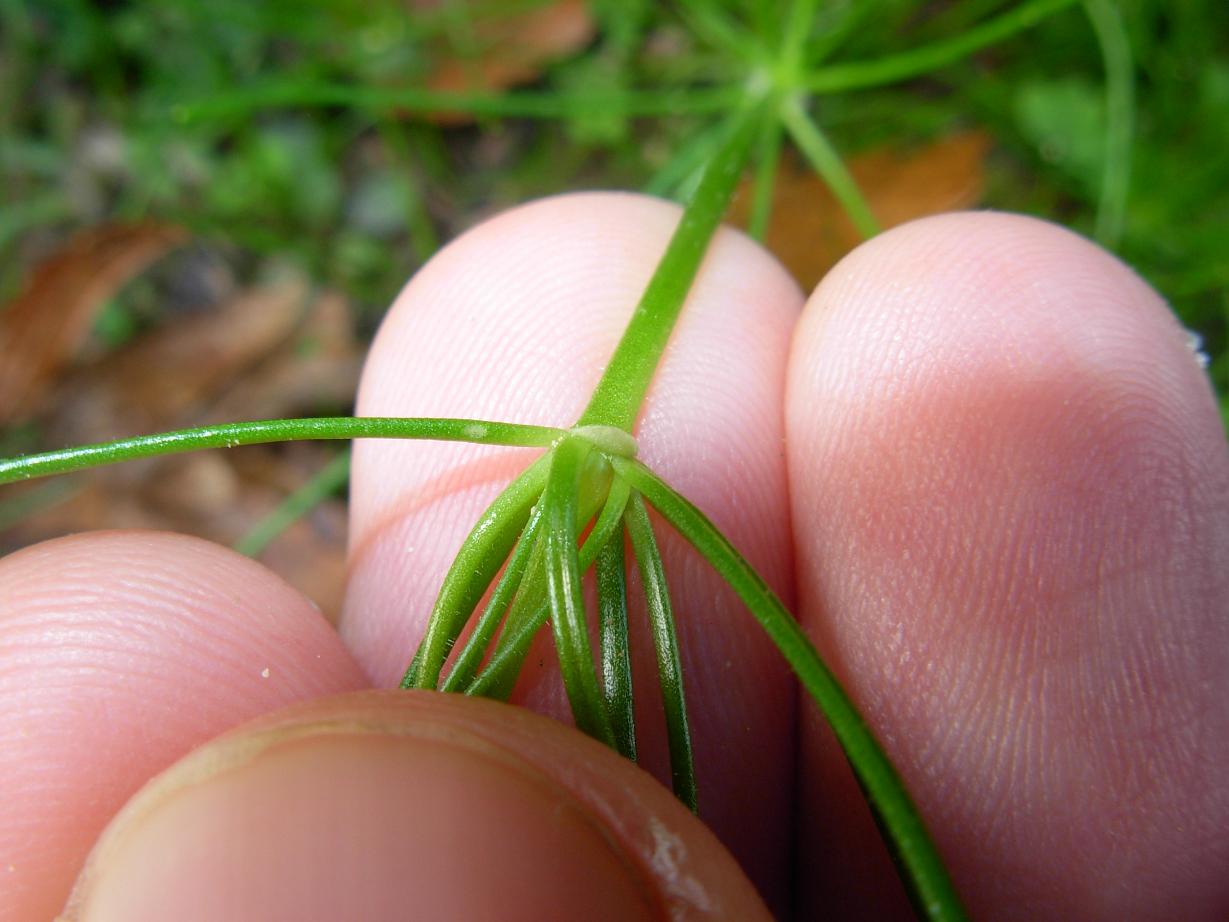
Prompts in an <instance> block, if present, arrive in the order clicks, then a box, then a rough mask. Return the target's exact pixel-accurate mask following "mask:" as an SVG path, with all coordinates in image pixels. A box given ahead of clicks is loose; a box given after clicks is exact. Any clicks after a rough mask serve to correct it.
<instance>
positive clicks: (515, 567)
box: [440, 503, 542, 692]
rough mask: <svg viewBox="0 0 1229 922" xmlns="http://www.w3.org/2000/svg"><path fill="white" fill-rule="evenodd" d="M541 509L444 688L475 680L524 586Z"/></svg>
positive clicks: (454, 688) (455, 688) (452, 688)
mask: <svg viewBox="0 0 1229 922" xmlns="http://www.w3.org/2000/svg"><path fill="white" fill-rule="evenodd" d="M541 509H542V506H541V503H539V504H538V505H536V506H534V509H533V512H531V513H530V515H529V521H528V522H527V523H526V524H525V530H524V531H523V532H522V533H521V537H520V540H519V541H517V543H516V548H515V549H514V550H513V551H512V556H511V557H509V558H508V565H507V566H506V567H504V572H503V575H502V576H500V578H499V582H498V583H496V584H495V591H494V592H493V593H491V598H490V599H489V600H488V601H487V604H486V608H484V609H483V610H482V614H481V615H480V616H479V617H478V623H477V624H476V625H474V629H473V631H472V632H471V633H470V635H469V639H468V640H467V641H466V642H465V646H464V647H463V648H462V649H461V652H460V654H458V656H457V659H456V662H455V663H454V664H453V667H452V670H451V671H450V672H449V673H448V678H447V679H445V680H444V684H443V685H441V686H440V690H441V691H446V692H456V691H461V689H463V688H465V686H466V685H468V684H469V683H470V682H472V681H473V679H474V676H475V675H476V674H477V672H478V667H479V666H481V665H482V658H483V656H485V655H486V651H487V647H489V646H490V643H491V638H492V637H494V636H495V629H496V628H497V627H498V626H499V622H500V621H501V620H502V618H503V617H504V615H505V614H506V613H507V611H508V608H509V607H510V606H511V604H512V599H513V597H514V596H515V595H516V591H517V589H519V588H520V585H521V579H522V578H523V577H524V576H525V569H526V567H527V566H528V564H529V559H530V557H531V556H532V555H533V551H534V549H535V548H536V547H537V546H538V532H539V528H540V526H541V524H542V512H541Z"/></svg>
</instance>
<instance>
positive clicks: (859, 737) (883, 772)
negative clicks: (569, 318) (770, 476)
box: [611, 458, 966, 922]
mask: <svg viewBox="0 0 1229 922" xmlns="http://www.w3.org/2000/svg"><path fill="white" fill-rule="evenodd" d="M611 463H612V464H613V465H614V468H615V471H616V473H617V474H618V475H619V476H620V477H624V478H626V479H627V480H628V482H629V483H630V484H631V485H632V488H633V489H634V490H637V491H639V492H640V493H641V494H643V496H644V497H645V499H647V500H648V501H649V502H650V503H652V504H653V507H654V508H655V509H657V511H658V512H659V513H661V515H662V516H663V517H664V518H665V519H666V520H667V521H668V522H670V524H671V525H673V526H674V527H675V529H677V530H678V532H679V533H680V534H681V535H683V537H684V538H686V539H687V540H688V541H690V542H691V544H692V545H693V546H694V547H695V548H696V550H698V551H699V552H700V553H701V554H703V555H704V557H705V558H706V559H707V560H708V562H709V563H710V564H711V565H712V567H713V569H715V570H716V571H717V573H718V574H719V575H720V576H721V577H722V578H723V579H724V580H725V581H726V582H727V583H729V584H730V586H731V587H733V589H734V591H735V592H736V593H738V596H739V598H740V599H742V601H743V603H744V604H745V605H746V606H747V608H748V609H750V611H751V614H752V615H753V616H754V617H755V619H756V620H757V621H758V622H759V623H760V625H761V626H762V627H763V628H764V630H765V631H766V632H767V634H768V636H769V637H770V638H772V641H773V643H774V644H776V646H777V649H778V650H780V651H781V653H782V655H783V656H784V657H785V659H786V660H787V661H788V662H789V664H790V666H791V667H792V668H793V670H794V673H795V675H797V676H798V679H799V680H800V681H801V682H802V685H803V687H804V688H805V689H806V690H807V693H808V694H809V695H810V696H811V698H812V699H813V700H814V701H815V703H816V704H817V705H818V706H819V708H820V710H821V711H822V712H823V714H824V716H825V717H826V718H827V720H828V723H829V724H830V725H831V726H832V729H833V731H834V732H835V734H836V737H837V739H838V740H839V741H840V744H841V748H842V749H844V751H845V756H846V757H847V758H848V759H849V762H850V765H851V766H852V767H853V770H854V774H855V775H856V776H857V778H858V782H859V783H860V784H861V785H862V789H863V791H864V792H865V793H866V796H867V800H868V801H869V803H870V805H871V809H872V810H873V811H874V812H875V815H876V819H877V821H878V822H879V826H880V829H881V830H883V831H884V833H885V837H886V839H887V841H888V844H889V847H890V848H891V850H892V852H893V854H894V855H895V857H896V859H897V862H898V867H899V868H900V870H901V873H902V877H903V879H904V881H905V884H906V886H907V887H908V889H909V891H910V895H911V897H912V898H913V900H914V906H915V908H916V909H917V911H918V913H919V914H920V915H922V916H923V917H924V918H927V919H932V920H953V922H954V920H963V919H965V918H966V915H965V912H964V909H963V908H962V907H961V905H960V900H959V898H958V897H957V895H956V891H955V889H954V888H953V887H952V882H951V879H950V878H949V877H948V874H947V869H946V868H945V867H944V865H943V861H942V860H941V859H940V857H939V853H938V852H937V851H936V849H935V846H934V843H933V842H932V841H931V838H930V834H929V833H928V832H927V831H926V826H925V824H924V823H923V822H922V818H921V816H919V815H918V812H917V808H916V807H915V806H914V805H913V801H912V799H911V798H910V797H909V793H908V791H906V790H905V786H904V784H903V783H902V782H901V780H900V776H899V775H897V773H896V769H895V768H894V767H893V766H892V763H891V761H890V760H889V759H888V757H887V755H886V754H885V753H884V751H883V749H882V748H881V747H880V745H879V743H878V741H877V740H876V739H875V736H874V734H873V733H872V732H871V730H870V728H869V727H868V726H867V725H866V722H865V721H864V720H863V719H862V717H861V715H859V714H858V712H857V710H856V709H855V708H854V706H853V703H852V702H851V701H850V700H849V696H848V695H846V694H845V691H844V689H842V688H841V686H840V684H839V683H838V682H837V680H836V677H835V676H834V675H833V674H832V672H831V671H830V670H829V669H828V667H827V666H826V665H824V662H823V660H821V659H820V657H819V654H818V653H817V652H816V651H815V648H814V647H813V646H812V645H811V641H810V640H809V639H808V638H807V636H806V634H805V633H803V631H802V628H800V627H799V626H798V623H797V622H796V621H795V620H794V619H793V617H792V616H791V615H790V613H789V612H788V611H786V609H785V606H783V605H782V604H781V602H780V600H779V599H778V598H777V597H776V596H775V595H774V594H773V592H772V590H771V589H769V588H768V585H767V584H766V583H765V582H764V580H763V579H762V578H761V577H760V575H759V574H758V573H756V572H755V570H754V569H753V568H752V567H751V565H750V564H749V563H747V561H746V560H744V559H743V558H742V556H741V555H740V554H739V553H738V551H737V550H735V548H734V546H733V545H732V544H730V542H729V539H727V538H726V537H725V535H723V534H722V533H721V532H720V531H718V530H717V528H716V526H714V525H713V523H712V522H710V521H709V520H708V518H707V517H706V516H705V515H704V513H702V512H700V510H699V509H697V508H696V507H695V506H693V505H692V504H691V503H690V502H688V501H687V500H686V499H685V498H683V497H682V496H680V495H679V494H678V493H677V492H675V491H674V490H673V489H672V488H671V487H670V486H668V485H667V484H666V483H665V482H664V481H663V480H661V478H659V477H658V476H657V475H656V474H654V473H653V472H652V471H650V470H649V469H648V468H646V467H645V466H644V465H642V464H640V463H638V462H635V461H629V460H626V459H623V458H613V459H611Z"/></svg>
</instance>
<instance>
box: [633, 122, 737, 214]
mask: <svg viewBox="0 0 1229 922" xmlns="http://www.w3.org/2000/svg"><path fill="white" fill-rule="evenodd" d="M733 118H734V116H729V117H727V118H725V119H721V120H719V121H717V122H714V123H713V124H711V125H706V126H704V127H703V128H701V129H700V130H698V131H696V132H694V133H693V134H692V135H691V137H689V138H688V139H687V140H686V141H684V142H683V143H682V144H681V145H680V146H679V148H678V150H677V151H675V153H674V155H673V156H672V157H671V158H670V159H669V160H668V161H667V162H666V163H665V164H664V165H663V166H662V167H661V169H659V170H658V171H657V172H656V173H654V174H653V175H652V176H651V177H650V178H649V181H648V182H647V183H645V184H644V191H645V192H646V193H647V194H649V195H660V196H663V197H667V196H669V197H676V190H678V189H679V187H680V186H682V185H683V184H684V183H685V182H686V181H687V179H688V178H689V177H690V176H692V174H694V173H697V172H699V170H700V168H701V167H703V166H704V164H705V163H707V162H708V161H709V159H710V158H711V157H712V154H713V152H714V151H715V150H716V149H717V148H718V147H720V146H721V142H722V141H723V140H725V139H726V137H728V136H729V131H730V125H731V124H732V119H733Z"/></svg>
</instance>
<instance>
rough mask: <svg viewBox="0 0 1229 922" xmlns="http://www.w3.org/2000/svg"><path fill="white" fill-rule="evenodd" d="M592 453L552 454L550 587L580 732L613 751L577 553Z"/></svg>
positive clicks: (574, 448)
mask: <svg viewBox="0 0 1229 922" xmlns="http://www.w3.org/2000/svg"><path fill="white" fill-rule="evenodd" d="M591 450H592V448H591V446H590V445H589V444H588V443H587V442H585V441H584V440H583V439H576V438H569V439H564V440H563V441H562V442H560V443H559V445H557V446H556V447H555V449H554V451H553V452H551V454H552V456H553V457H552V460H551V469H550V476H549V477H548V478H547V481H546V491H545V492H544V493H543V495H542V515H543V522H544V527H545V529H546V534H545V541H546V561H545V563H546V586H547V595H548V596H549V598H550V610H551V627H552V628H553V629H554V632H555V652H556V655H557V656H558V658H559V672H560V674H561V675H562V676H563V687H564V690H565V691H566V692H567V696H568V702H569V703H570V704H571V705H572V716H573V717H574V718H575V719H576V726H577V728H578V729H580V730H581V731H582V732H584V733H587V734H589V735H590V736H592V737H594V738H595V739H598V740H601V741H602V742H604V743H606V744H607V745H608V746H610V748H612V749H614V748H615V739H614V731H613V729H612V728H611V725H610V719H609V716H608V715H607V713H606V708H605V706H604V703H603V700H602V693H601V691H600V689H599V688H598V684H597V671H596V669H595V667H594V664H593V653H592V651H591V649H590V646H589V623H588V620H587V619H586V618H585V594H584V587H583V585H582V584H581V578H580V577H581V569H580V560H579V558H578V556H577V551H576V544H577V541H578V539H579V535H578V532H577V527H576V518H577V511H578V509H577V506H578V495H579V492H580V479H581V472H582V469H583V466H584V461H585V458H586V457H587V455H588V454H589V452H590V451H591Z"/></svg>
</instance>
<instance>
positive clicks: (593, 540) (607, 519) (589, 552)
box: [465, 477, 630, 699]
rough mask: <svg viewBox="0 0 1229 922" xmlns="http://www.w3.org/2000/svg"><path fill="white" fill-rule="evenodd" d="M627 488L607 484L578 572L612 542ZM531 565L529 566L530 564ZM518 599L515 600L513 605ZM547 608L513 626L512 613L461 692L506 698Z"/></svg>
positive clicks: (618, 482) (617, 480)
mask: <svg viewBox="0 0 1229 922" xmlns="http://www.w3.org/2000/svg"><path fill="white" fill-rule="evenodd" d="M629 492H630V488H629V487H628V485H627V482H626V481H624V480H622V479H620V478H618V477H615V478H614V479H613V480H612V481H611V484H610V493H609V494H608V495H607V497H606V503H605V505H604V506H603V507H602V511H601V513H600V514H599V515H598V517H597V521H595V522H594V523H593V528H592V529H590V531H589V534H588V536H587V537H586V538H585V540H584V543H583V544H582V545H581V548H580V570H581V572H582V573H584V572H585V571H587V570H588V569H589V568H590V567H591V566H593V563H594V561H595V560H596V559H597V555H598V551H599V550H600V549H601V548H602V547H604V546H605V545H606V544H608V543H609V542H610V541H612V540H614V539H615V535H616V534H617V532H618V530H619V528H620V523H621V522H622V520H623V510H624V508H625V507H626V505H627V497H628V495H629ZM531 565H532V564H531ZM520 601H521V600H520V598H519V597H518V598H517V603H519V602H520ZM549 613H550V607H549V606H548V605H547V604H546V603H545V602H542V603H541V604H539V605H538V606H537V607H535V608H533V609H532V611H531V614H530V615H529V617H526V618H524V619H521V620H519V621H518V622H517V623H516V624H513V623H512V622H513V616H512V613H509V615H508V621H507V624H506V626H505V628H504V635H503V636H501V637H500V639H499V644H498V646H497V648H496V650H495V652H494V653H492V654H491V659H490V662H488V663H487V664H486V667H485V668H484V669H483V670H482V672H481V674H479V676H478V678H477V679H475V680H474V681H473V682H472V683H470V686H469V687H468V688H466V689H465V694H467V695H482V696H484V697H488V698H501V699H502V698H506V697H507V696H508V695H509V694H510V693H511V691H512V685H513V683H515V682H516V677H517V675H519V674H520V671H521V664H522V663H523V662H524V661H525V656H526V655H527V654H528V652H529V645H530V644H531V643H532V642H533V638H534V636H535V635H536V634H537V633H538V631H539V630H541V629H542V625H544V624H545V623H546V619H547V616H548V615H549Z"/></svg>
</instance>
